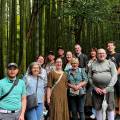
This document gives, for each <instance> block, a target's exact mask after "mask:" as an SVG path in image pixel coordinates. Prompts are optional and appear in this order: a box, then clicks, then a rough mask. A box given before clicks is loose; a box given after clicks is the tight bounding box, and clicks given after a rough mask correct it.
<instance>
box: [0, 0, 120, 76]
mask: <svg viewBox="0 0 120 120" xmlns="http://www.w3.org/2000/svg"><path fill="white" fill-rule="evenodd" d="M108 40H114V41H116V42H117V48H118V50H120V0H0V77H2V76H3V75H5V72H6V69H5V68H6V65H7V63H9V62H16V63H18V65H19V66H20V68H21V73H24V72H25V71H26V67H27V66H28V64H29V63H30V62H32V61H33V60H34V58H35V56H37V55H40V54H42V55H46V54H47V52H48V51H49V50H53V51H54V52H56V48H57V46H59V45H62V46H63V47H64V49H65V50H73V46H74V44H75V43H80V44H81V46H82V47H83V50H84V52H85V53H89V50H90V48H91V47H97V48H99V47H105V44H106V42H107V41H108Z"/></svg>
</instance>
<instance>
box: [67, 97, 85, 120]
mask: <svg viewBox="0 0 120 120" xmlns="http://www.w3.org/2000/svg"><path fill="white" fill-rule="evenodd" d="M68 99H69V104H70V110H71V113H72V120H78V114H77V113H79V116H80V120H85V114H84V105H85V95H83V96H69V97H68Z"/></svg>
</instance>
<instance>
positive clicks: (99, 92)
mask: <svg viewBox="0 0 120 120" xmlns="http://www.w3.org/2000/svg"><path fill="white" fill-rule="evenodd" d="M95 91H96V92H97V93H98V94H100V95H102V94H103V90H102V89H100V88H95Z"/></svg>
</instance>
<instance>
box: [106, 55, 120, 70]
mask: <svg viewBox="0 0 120 120" xmlns="http://www.w3.org/2000/svg"><path fill="white" fill-rule="evenodd" d="M107 59H110V60H111V61H112V62H114V63H115V66H116V68H117V69H118V68H119V67H120V53H114V54H108V55H107Z"/></svg>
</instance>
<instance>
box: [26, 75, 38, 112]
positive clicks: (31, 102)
mask: <svg viewBox="0 0 120 120" xmlns="http://www.w3.org/2000/svg"><path fill="white" fill-rule="evenodd" d="M37 88H38V77H37V84H36V92H35V93H33V94H31V95H28V96H27V110H30V109H32V108H35V107H37V106H38V100H37Z"/></svg>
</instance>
